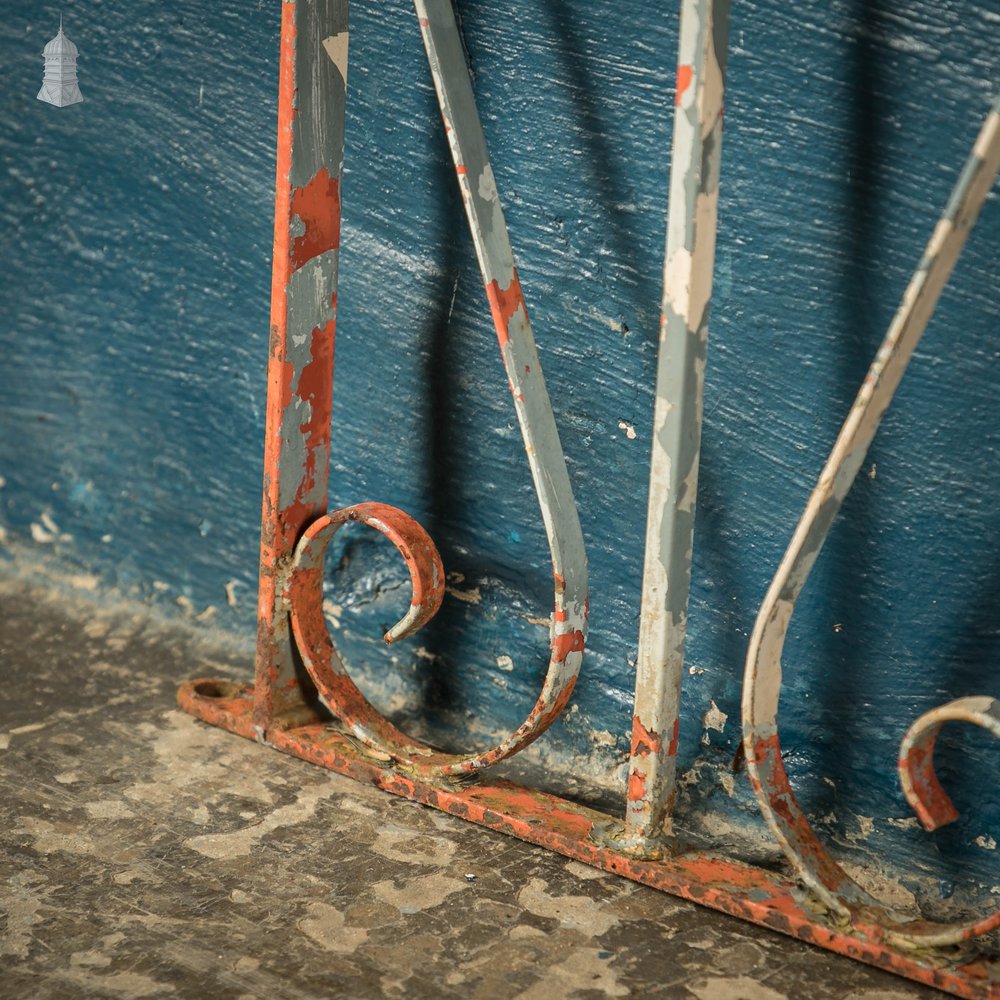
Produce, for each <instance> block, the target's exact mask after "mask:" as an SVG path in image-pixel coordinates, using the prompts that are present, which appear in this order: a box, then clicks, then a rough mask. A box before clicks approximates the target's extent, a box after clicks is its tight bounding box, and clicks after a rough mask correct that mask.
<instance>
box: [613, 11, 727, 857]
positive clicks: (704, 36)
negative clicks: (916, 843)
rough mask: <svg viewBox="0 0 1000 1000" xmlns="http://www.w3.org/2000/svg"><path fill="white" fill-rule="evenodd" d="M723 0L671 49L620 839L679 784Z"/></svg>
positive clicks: (651, 816) (658, 832) (715, 192)
mask: <svg viewBox="0 0 1000 1000" xmlns="http://www.w3.org/2000/svg"><path fill="white" fill-rule="evenodd" d="M728 24H729V2H728V0H684V2H683V3H682V4H681V18H680V41H679V46H678V59H677V88H676V95H675V101H674V103H675V106H676V111H675V115H674V137H673V150H672V153H671V160H670V205H669V211H668V215H667V245H666V252H665V255H664V267H663V301H662V305H661V312H660V336H659V363H658V367H657V376H656V407H655V413H654V418H653V425H654V434H653V452H652V459H651V463H650V478H649V509H648V513H647V522H646V555H645V565H644V569H643V581H642V606H641V611H640V625H639V652H638V659H637V663H636V689H635V709H634V717H633V723H632V745H631V760H630V761H629V780H628V795H627V804H626V812H625V833H624V840H623V843H625V844H629V845H631V846H632V847H633V848H634V849H636V850H640V851H641V850H656V848H657V841H658V840H659V838H660V837H661V836H662V834H663V832H664V825H665V823H666V824H667V825H669V823H670V812H671V810H672V806H673V800H674V797H675V795H676V784H675V770H676V756H677V740H678V733H679V730H680V693H681V676H682V673H683V668H684V639H685V633H686V629H687V614H688V591H689V587H690V583H691V558H692V549H693V545H694V513H695V499H696V495H697V489H698V458H699V450H700V446H701V417H702V400H703V395H704V381H705V363H706V356H707V351H708V313H709V304H710V299H711V294H712V273H713V270H714V267H715V224H716V207H717V203H718V196H719V171H720V167H721V161H722V115H723V96H724V90H725V67H726V45H727V34H728Z"/></svg>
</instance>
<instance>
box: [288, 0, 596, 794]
mask: <svg viewBox="0 0 1000 1000" xmlns="http://www.w3.org/2000/svg"><path fill="white" fill-rule="evenodd" d="M414 5H415V7H416V13H417V17H418V20H419V23H420V29H421V33H422V35H423V41H424V47H425V49H426V51H427V58H428V62H429V64H430V69H431V75H432V77H433V80H434V87H435V91H436V92H437V97H438V103H439V105H440V108H441V115H442V118H443V120H444V127H445V132H446V133H447V136H448V142H449V146H450V148H451V153H452V158H453V160H454V163H455V171H456V174H457V176H458V183H459V187H460V189H461V193H462V200H463V203H464V205H465V210H466V215H467V217H468V221H469V228H470V230H471V232H472V239H473V243H474V245H475V248H476V255H477V258H478V260H479V265H480V270H481V272H482V277H483V282H484V284H485V286H486V296H487V300H488V302H489V305H490V310H491V313H492V316H493V322H494V326H495V328H496V332H497V337H498V339H499V343H500V352H501V356H502V358H503V364H504V369H505V371H506V375H507V380H508V384H509V386H510V392H511V395H512V396H513V399H514V408H515V411H516V413H517V418H518V422H519V424H520V427H521V434H522V437H523V440H524V447H525V451H526V453H527V457H528V463H529V465H530V467H531V474H532V479H533V481H534V485H535V491H536V493H537V495H538V502H539V507H540V509H541V514H542V519H543V521H544V524H545V532H546V536H547V538H548V543H549V551H550V554H551V558H552V569H553V575H554V579H555V609H554V613H553V617H552V621H551V626H550V656H549V664H548V669H547V671H546V674H545V679H544V681H543V684H542V690H541V693H540V694H539V696H538V700H537V702H536V703H535V705H534V707H533V708H532V710H531V712H530V714H529V715H528V717H527V719H526V720H525V721H524V723H522V725H521V726H520V727H519V728H518V729H517V730H516V731H515V732H514V733H512V734H511V735H509V736H508V737H507V738H506V739H504V740H502V741H500V742H499V743H498V744H497V745H495V746H494V747H492V748H490V749H487V750H484V751H481V752H478V753H470V754H443V753H438V752H435V751H434V750H432V749H431V748H429V747H427V746H425V745H423V744H421V743H420V742H419V741H416V740H413V739H411V738H410V737H408V736H406V735H405V734H403V733H402V732H400V731H399V730H398V729H396V728H395V727H394V726H393V725H392V724H391V723H389V722H388V721H387V720H386V719H385V718H383V717H382V716H381V715H380V714H379V713H378V712H377V710H376V709H375V708H373V707H372V705H371V704H370V703H369V702H368V701H367V700H366V699H365V698H364V696H363V695H362V694H361V692H360V691H359V690H358V688H357V686H356V685H355V684H354V682H353V681H352V680H351V679H350V677H349V676H348V674H347V670H346V668H345V667H344V663H343V661H342V659H341V658H340V656H339V655H338V653H337V651H336V649H335V648H334V646H333V643H332V642H331V640H330V637H329V634H328V632H327V628H326V623H325V621H324V618H323V613H322V564H323V554H324V552H325V549H326V546H327V544H328V543H329V541H330V539H331V538H332V537H333V535H334V533H335V532H336V531H337V530H338V528H339V527H340V526H342V525H343V524H344V523H346V522H347V521H350V520H354V521H360V522H362V523H364V524H367V525H369V526H371V527H373V528H375V529H376V530H378V531H380V532H382V533H383V534H385V535H386V536H387V537H388V538H390V539H391V540H392V542H393V544H395V545H396V547H397V549H398V550H399V551H400V553H401V554H402V555H403V557H404V559H405V560H406V562H407V564H408V566H409V568H410V577H411V582H412V584H413V603H412V604H411V609H410V612H409V613H408V614H407V615H406V616H405V617H404V619H403V620H402V621H401V622H400V623H398V624H397V625H396V626H394V628H392V629H390V630H389V632H388V633H387V635H386V640H387V641H389V642H391V641H394V640H396V639H398V638H402V637H403V636H404V635H407V634H410V633H411V632H413V631H414V630H415V629H417V628H419V627H420V625H421V624H423V623H424V622H426V621H427V620H428V619H429V618H430V617H431V616H432V615H433V614H434V612H435V611H436V610H437V608H438V607H439V606H440V603H441V597H442V594H443V589H444V580H443V570H442V567H441V560H440V557H439V556H438V553H437V550H436V549H435V547H434V544H433V542H431V540H430V538H429V537H428V536H427V535H426V533H425V532H424V531H423V529H422V528H421V527H420V526H419V525H418V524H417V523H416V522H415V521H414V520H413V519H412V518H410V517H409V516H408V515H406V514H404V513H403V512H402V511H399V510H397V509H396V508H394V507H390V506H388V505H385V504H371V503H369V504H360V505H358V506H356V507H351V508H347V509H345V510H341V511H336V512H334V513H332V514H327V515H323V516H322V517H320V518H319V519H318V520H316V521H315V522H313V524H311V525H310V526H309V528H308V529H307V530H306V532H305V534H304V535H303V537H302V538H301V539H300V540H299V543H298V545H297V548H296V550H295V555H294V559H293V563H292V568H291V571H290V575H289V577H288V584H287V589H288V597H289V603H290V606H291V621H292V630H293V635H294V637H295V641H296V644H297V646H298V649H299V652H300V654H301V656H302V658H303V661H304V662H305V665H306V668H307V669H308V671H309V673H310V675H311V676H312V679H313V681H314V682H315V684H316V685H317V688H318V691H319V694H320V697H321V698H322V699H323V700H324V701H325V703H326V704H327V705H328V707H329V708H330V709H331V711H332V712H334V714H335V715H337V716H338V717H339V718H340V719H342V720H343V721H344V722H345V723H346V724H348V725H349V726H350V727H351V729H352V731H353V732H354V734H355V735H356V736H357V737H358V739H360V740H361V741H362V742H363V743H365V744H367V745H368V746H371V747H373V748H376V749H378V750H380V751H382V752H385V753H388V754H389V755H390V756H391V757H392V758H393V759H394V760H396V761H397V762H398V763H400V764H401V765H403V766H405V767H407V768H409V769H411V770H414V771H417V772H420V773H431V774H449V775H461V774H468V773H471V772H475V771H477V770H479V769H481V768H484V767H488V766H489V765H491V764H495V763H497V762H498V761H500V760H503V759H504V758H506V757H509V756H511V755H512V754H514V753H516V752H517V751H518V750H520V749H522V748H523V747H524V746H526V745H527V744H529V743H531V742H532V741H533V740H535V739H536V738H537V737H538V736H540V735H541V734H542V733H543V732H544V731H545V730H546V729H547V728H548V727H549V726H550V725H551V724H552V722H553V721H554V720H555V719H556V718H557V717H558V716H559V714H560V712H561V711H562V710H563V708H564V707H565V706H566V703H567V702H568V700H569V698H570V695H571V694H572V691H573V687H574V685H575V684H576V679H577V676H578V675H579V670H580V665H581V663H582V660H583V648H584V643H585V641H586V634H587V564H586V555H585V553H584V547H583V533H582V531H581V529H580V521H579V517H578V515H577V510H576V503H575V501H574V499H573V491H572V487H571V486H570V481H569V474H568V472H567V470H566V462H565V459H564V457H563V453H562V447H561V445H560V442H559V432H558V430H557V428H556V423H555V417H554V415H553V412H552V406H551V403H550V401H549V397H548V393H547V391H546V388H545V382H544V379H543V377H542V370H541V365H540V363H539V360H538V354H537V351H536V350H535V343H534V338H533V337H532V333H531V324H530V322H529V320H528V313H527V309H526V307H525V303H524V296H523V294H522V292H521V285H520V282H519V281H518V277H517V271H516V269H515V267H514V255H513V251H512V250H511V246H510V240H509V237H508V235H507V227H506V223H505V221H504V217H503V209H502V207H501V205H500V199H499V195H498V193H497V187H496V182H495V179H494V176H493V169H492V166H491V164H490V158H489V152H488V150H487V147H486V139H485V136H484V135H483V130H482V125H481V123H480V120H479V114H478V112H477V110H476V102H475V96H474V93H473V90H472V83H471V81H470V78H469V71H468V67H467V66H466V62H465V54H464V49H463V47H462V40H461V36H460V34H459V29H458V25H457V24H456V22H455V16H454V12H453V10H452V7H451V4H450V3H426V2H424V0H415V4H414Z"/></svg>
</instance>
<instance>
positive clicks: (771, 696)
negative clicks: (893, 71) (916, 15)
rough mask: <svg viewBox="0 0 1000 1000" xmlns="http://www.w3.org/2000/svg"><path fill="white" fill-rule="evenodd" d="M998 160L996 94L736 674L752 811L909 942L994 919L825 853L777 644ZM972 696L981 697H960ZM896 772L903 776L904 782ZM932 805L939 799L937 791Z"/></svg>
mask: <svg viewBox="0 0 1000 1000" xmlns="http://www.w3.org/2000/svg"><path fill="white" fill-rule="evenodd" d="M998 169H1000V100H998V101H996V102H995V103H994V105H993V108H992V109H991V111H990V113H989V115H988V116H987V118H986V121H985V122H984V124H983V127H982V129H981V130H980V133H979V135H978V137H977V139H976V142H975V145H974V147H973V150H972V153H971V155H970V157H969V159H968V160H967V162H966V164H965V168H964V170H963V171H962V174H961V176H960V177H959V180H958V182H957V184H956V186H955V189H954V191H953V192H952V196H951V199H950V200H949V202H948V205H947V208H946V209H945V212H944V214H943V215H942V217H941V219H940V220H939V222H938V224H937V226H936V228H935V230H934V233H933V235H932V236H931V240H930V242H929V244H928V246H927V249H926V250H925V252H924V255H923V257H922V258H921V261H920V263H919V265H918V267H917V270H916V272H915V273H914V275H913V277H912V279H911V280H910V283H909V285H908V286H907V289H906V292H905V294H904V296H903V301H902V303H901V305H900V307H899V309H898V310H897V312H896V315H895V317H894V318H893V320H892V323H891V324H890V326H889V330H888V332H887V334H886V337H885V339H884V341H883V342H882V345H881V347H880V348H879V351H878V353H877V354H876V356H875V359H874V361H873V362H872V365H871V368H870V369H869V371H868V374H867V375H866V377H865V380H864V383H863V384H862V386H861V389H860V391H859V393H858V396H857V398H856V399H855V401H854V405H853V406H852V408H851V411H850V413H849V415H848V417H847V420H846V421H845V422H844V425H843V427H842V428H841V431H840V434H839V436H838V438H837V441H836V443H835V444H834V446H833V450H832V451H831V453H830V456H829V458H828V459H827V463H826V466H825V467H824V469H823V472H822V473H821V475H820V478H819V482H818V483H817V485H816V487H815V489H814V490H813V493H812V495H811V496H810V498H809V501H808V503H807V505H806V508H805V511H804V512H803V514H802V517H801V519H800V520H799V523H798V526H797V527H796V529H795V533H794V535H793V537H792V541H791V542H790V544H789V546H788V549H787V551H786V552H785V556H784V558H783V559H782V562H781V565H780V566H779V567H778V571H777V573H776V574H775V577H774V579H773V581H772V582H771V586H770V588H769V590H768V592H767V596H766V597H765V599H764V603H763V605H762V607H761V610H760V613H759V614H758V617H757V621H756V625H755V627H754V631H753V635H752V637H751V640H750V649H749V652H748V654H747V664H746V672H745V676H744V688H743V739H744V749H745V751H746V757H747V764H748V770H749V772H750V778H751V781H752V783H753V786H754V791H755V793H756V796H757V801H758V804H759V806H760V809H761V812H762V813H763V814H764V817H765V819H766V820H767V822H768V825H769V826H770V827H771V830H772V831H773V833H774V834H775V836H776V837H777V839H778V841H779V843H780V844H781V847H782V850H783V851H784V852H785V855H786V856H787V857H788V859H789V860H790V861H791V862H792V864H793V865H794V866H795V868H796V870H797V872H798V874H799V876H800V878H801V879H802V881H803V882H804V883H805V884H806V885H807V886H808V887H809V888H810V889H811V890H812V891H813V892H814V893H815V894H816V895H817V896H819V897H820V899H821V900H822V901H823V902H824V903H825V904H826V905H827V906H828V907H829V908H830V909H831V910H833V911H834V912H835V913H838V914H840V915H841V916H843V917H848V918H850V919H853V920H854V921H855V923H857V924H863V925H865V926H866V927H870V928H871V929H872V932H873V933H875V934H884V935H885V936H886V937H887V938H888V939H889V940H891V941H893V942H895V943H897V944H900V945H903V946H910V947H913V946H927V945H945V944H954V943H957V942H959V941H962V940H967V939H969V938H972V937H977V936H979V935H980V934H985V933H987V932H988V931H990V930H993V929H995V928H996V927H1000V911H998V912H996V913H993V914H991V915H989V916H988V917H985V918H983V919H981V920H975V921H970V922H967V923H958V924H940V923H933V922H930V921H924V920H920V919H908V918H907V917H906V916H899V915H897V914H894V913H891V912H889V911H888V910H887V909H885V908H884V907H883V906H882V905H881V904H880V903H879V902H878V901H877V900H875V899H874V898H872V897H871V896H870V895H869V894H868V893H867V892H865V891H864V890H863V889H862V888H861V887H860V886H858V885H857V884H856V883H855V882H854V881H853V880H852V879H851V878H850V877H849V876H848V875H847V873H846V872H845V871H844V870H843V869H842V868H841V867H840V866H839V865H838V864H837V863H836V861H834V859H833V858H832V857H831V856H830V855H829V854H828V853H827V850H826V848H825V847H824V846H823V844H822V843H821V842H820V840H819V838H818V837H817V836H816V834H815V832H814V831H813V829H812V827H811V826H810V824H809V821H808V819H807V818H806V816H805V814H804V812H803V811H802V808H801V807H800V806H799V803H798V802H797V800H796V798H795V794H794V792H793V791H792V788H791V785H790V783H789V780H788V775H787V773H786V772H785V767H784V763H783V760H782V756H781V748H780V744H779V738H778V724H777V715H778V700H779V695H780V691H781V653H782V648H783V646H784V642H785V636H786V633H787V631H788V625H789V621H790V619H791V616H792V613H793V611H794V609H795V603H796V601H797V600H798V597H799V595H800V594H801V592H802V589H803V587H804V586H805V583H806V581H807V579H808V577H809V573H810V571H811V569H812V567H813V564H814V563H815V561H816V558H817V556H818V555H819V552H820V549H821V548H822V546H823V543H824V541H825V540H826V536H827V534H828V532H829V530H830V527H831V525H832V523H833V520H834V518H835V517H836V515H837V512H838V511H839V510H840V506H841V504H842V502H843V500H844V497H845V496H846V495H847V492H848V490H849V489H850V488H851V484H852V483H853V482H854V479H855V477H856V476H857V473H858V470H859V469H860V467H861V464H862V462H863V461H864V458H865V454H866V453H867V451H868V446H869V445H870V444H871V441H872V438H873V437H874V435H875V431H876V430H877V428H878V425H879V422H880V420H881V418H882V415H883V414H884V412H885V410H886V409H887V408H888V406H889V403H890V402H891V400H892V396H893V394H894V393H895V391H896V387H897V386H898V385H899V381H900V379H901V378H902V375H903V372H904V371H905V369H906V366H907V364H908V362H909V360H910V357H911V355H912V353H913V350H914V348H915V347H916V345H917V342H918V341H919V339H920V336H921V334H922V333H923V331H924V328H925V327H926V325H927V322H928V320H929V319H930V316H931V313H932V312H933V310H934V306H935V304H936V303H937V300H938V297H939V295H940V293H941V290H942V288H943V287H944V285H945V282H946V281H947V280H948V277H949V275H950V274H951V270H952V268H953V266H954V264H955V261H956V259H957V258H958V255H959V253H960V251H961V249H962V246H963V244H964V242H965V238H966V236H967V235H968V233H969V231H970V230H971V229H972V226H973V225H974V224H975V221H976V218H977V217H978V215H979V210H980V207H981V206H982V203H983V201H984V199H985V198H986V195H987V193H988V192H989V190H990V188H991V187H992V185H993V181H994V179H995V178H996V175H997V171H998ZM981 700H984V699H965V701H981ZM986 700H988V699H986ZM980 708H982V706H980ZM938 711H939V712H941V711H945V710H940V709H939V710H938ZM931 716H932V721H931V722H930V724H929V725H928V724H927V723H926V720H927V718H928V716H924V717H923V718H922V719H921V720H918V722H917V723H916V725H915V728H913V729H911V730H910V735H908V737H907V738H908V739H909V740H910V743H909V744H907V743H905V742H904V750H905V749H906V748H907V747H909V748H910V754H911V756H910V759H909V762H908V763H907V765H906V768H905V772H906V774H908V775H909V776H910V778H911V779H916V780H917V787H918V788H919V781H920V779H921V778H923V779H926V778H927V777H928V775H929V774H932V772H929V771H928V770H927V768H928V767H929V750H930V747H931V745H932V743H933V735H934V734H935V733H936V730H935V729H934V726H935V725H936V724H937V723H935V722H934V721H933V713H931ZM949 717H951V716H949ZM987 717H988V718H989V719H993V720H994V721H995V718H996V717H995V716H994V715H992V714H990V713H989V712H987V713H986V714H985V715H983V714H982V713H980V718H982V719H986V718H987ZM941 721H943V718H942V719H941ZM971 721H976V720H971ZM980 724H983V723H982V722H980ZM994 731H996V730H995V729H994ZM920 748H924V749H925V750H926V751H927V754H926V756H927V757H928V761H927V763H926V764H925V765H924V766H923V767H921V766H918V764H917V762H916V760H915V759H914V758H913V757H912V754H913V752H918V751H919V749H920ZM906 780H907V779H906V778H905V777H904V787H905V782H906ZM935 784H936V780H935ZM938 788H939V786H938ZM911 790H912V789H911ZM942 794H943V792H942ZM908 797H909V795H908ZM925 799H926V795H925V792H921V791H919V790H918V791H916V792H915V798H911V799H910V800H911V802H913V803H914V805H915V806H917V805H918V803H919V802H921V801H925ZM949 801H950V800H949ZM938 808H939V809H943V808H944V807H943V804H942V803H941V801H940V800H939V801H938ZM918 812H919V807H918ZM946 814H947V810H944V812H942V813H940V817H941V818H944V816H945V815H946Z"/></svg>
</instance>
